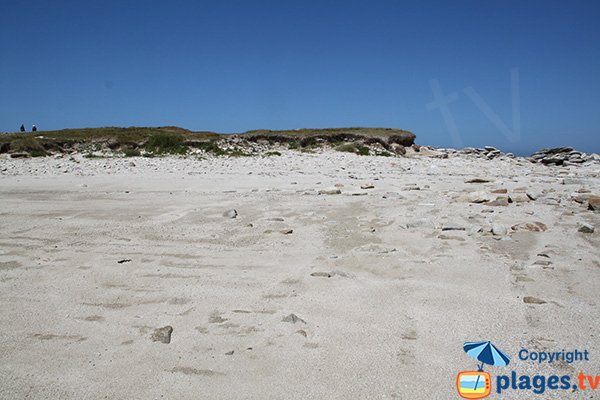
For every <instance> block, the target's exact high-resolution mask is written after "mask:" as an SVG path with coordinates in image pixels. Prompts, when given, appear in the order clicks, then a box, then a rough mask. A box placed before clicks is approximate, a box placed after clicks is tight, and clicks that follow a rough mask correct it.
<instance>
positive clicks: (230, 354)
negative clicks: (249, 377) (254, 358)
mask: <svg viewBox="0 0 600 400" xmlns="http://www.w3.org/2000/svg"><path fill="white" fill-rule="evenodd" d="M233 353H235V351H234V350H231V351H228V352H227V353H225V355H226V356H232V355H233Z"/></svg>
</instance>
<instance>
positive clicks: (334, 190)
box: [319, 188, 342, 195]
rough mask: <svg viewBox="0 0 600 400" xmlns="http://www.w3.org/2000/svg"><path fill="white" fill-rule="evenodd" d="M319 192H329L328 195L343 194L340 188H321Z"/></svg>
mask: <svg viewBox="0 0 600 400" xmlns="http://www.w3.org/2000/svg"><path fill="white" fill-rule="evenodd" d="M319 194H327V195H333V194H342V191H341V190H340V189H337V188H335V189H321V190H319Z"/></svg>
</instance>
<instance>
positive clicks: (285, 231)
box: [279, 229, 294, 235]
mask: <svg viewBox="0 0 600 400" xmlns="http://www.w3.org/2000/svg"><path fill="white" fill-rule="evenodd" d="M279 232H281V233H282V234H284V235H291V234H292V233H294V230H293V229H282V230H280V231H279Z"/></svg>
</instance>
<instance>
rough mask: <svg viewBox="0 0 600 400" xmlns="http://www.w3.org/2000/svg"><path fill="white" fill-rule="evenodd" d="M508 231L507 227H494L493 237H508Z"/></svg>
mask: <svg viewBox="0 0 600 400" xmlns="http://www.w3.org/2000/svg"><path fill="white" fill-rule="evenodd" d="M507 233H508V230H507V229H506V227H505V226H502V225H496V224H494V225H492V235H494V236H506V234H507Z"/></svg>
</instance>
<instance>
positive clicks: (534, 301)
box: [523, 296, 546, 304]
mask: <svg viewBox="0 0 600 400" xmlns="http://www.w3.org/2000/svg"><path fill="white" fill-rule="evenodd" d="M523 303H525V304H546V300H542V299H538V298H537V297H533V296H525V297H523Z"/></svg>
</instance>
